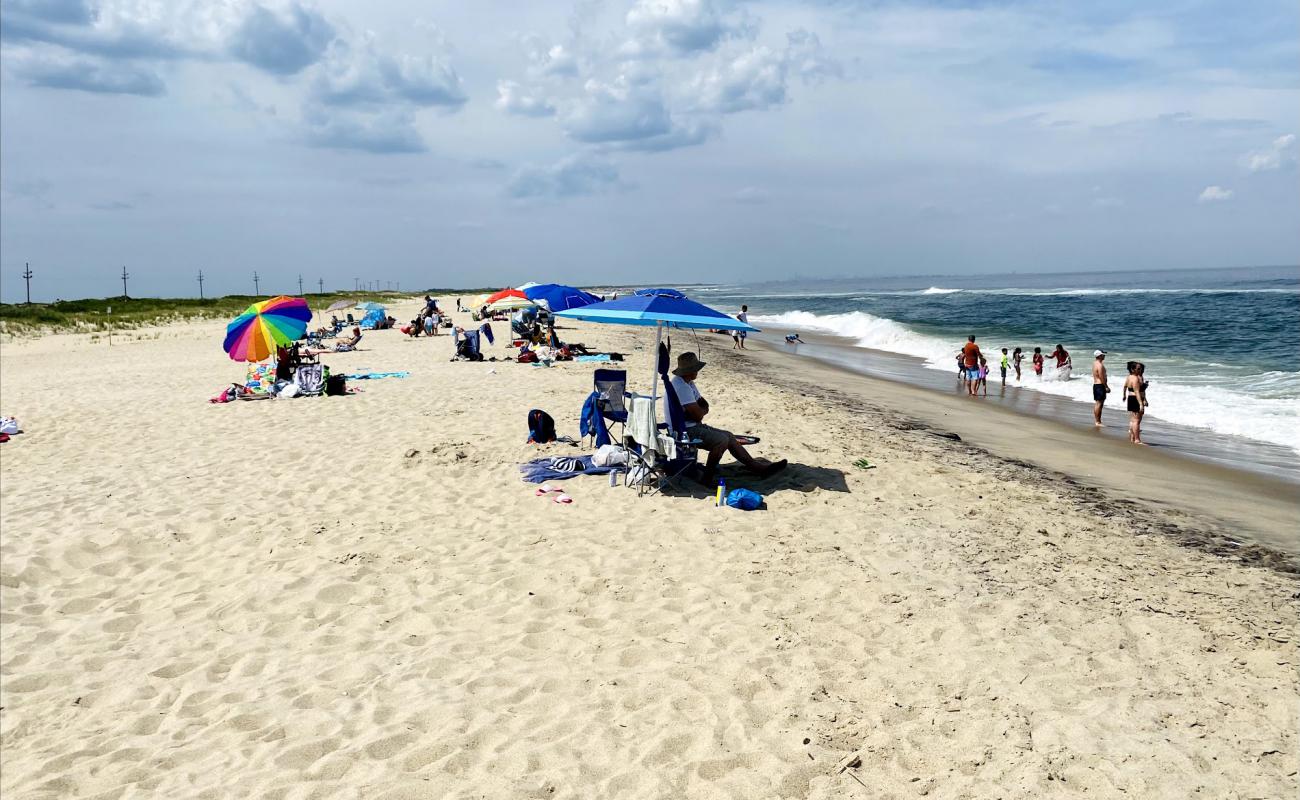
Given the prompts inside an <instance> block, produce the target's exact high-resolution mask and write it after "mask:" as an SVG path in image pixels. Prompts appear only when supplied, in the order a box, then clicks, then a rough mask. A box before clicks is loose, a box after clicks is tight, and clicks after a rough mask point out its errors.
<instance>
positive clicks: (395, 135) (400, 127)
mask: <svg viewBox="0 0 1300 800" xmlns="http://www.w3.org/2000/svg"><path fill="white" fill-rule="evenodd" d="M303 128H304V131H303V138H304V140H305V141H306V142H307V144H310V145H312V146H313V147H327V148H331V149H335V150H360V151H362V152H366V153H375V154H397V153H420V152H424V151H425V150H427V149H428V148H427V146H426V145H425V143H424V139H423V137H421V136H420V132H419V131H418V130H416V127H415V117H414V115H413V114H412V113H411V112H410V111H407V110H388V111H381V112H379V113H373V114H371V113H364V112H359V111H356V110H354V109H347V108H326V107H323V106H309V107H308V108H307V109H306V111H305V112H304V114H303Z"/></svg>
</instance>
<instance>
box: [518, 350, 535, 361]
mask: <svg viewBox="0 0 1300 800" xmlns="http://www.w3.org/2000/svg"><path fill="white" fill-rule="evenodd" d="M519 363H520V364H536V363H537V354H536V353H534V352H533V351H532V350H525V351H524V352H522V353H520V354H519Z"/></svg>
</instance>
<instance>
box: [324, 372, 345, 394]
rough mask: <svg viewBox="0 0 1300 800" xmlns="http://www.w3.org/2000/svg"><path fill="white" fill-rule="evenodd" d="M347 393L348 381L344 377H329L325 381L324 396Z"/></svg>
mask: <svg viewBox="0 0 1300 800" xmlns="http://www.w3.org/2000/svg"><path fill="white" fill-rule="evenodd" d="M347 393H348V379H347V376H346V375H331V376H329V377H328V378H326V379H325V394H327V395H339V394H347Z"/></svg>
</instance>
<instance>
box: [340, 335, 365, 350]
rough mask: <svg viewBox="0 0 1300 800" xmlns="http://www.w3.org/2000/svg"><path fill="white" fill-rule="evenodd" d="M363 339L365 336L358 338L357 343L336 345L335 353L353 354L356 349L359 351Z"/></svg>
mask: <svg viewBox="0 0 1300 800" xmlns="http://www.w3.org/2000/svg"><path fill="white" fill-rule="evenodd" d="M363 338H365V334H361V335H359V336H357V340H356V341H355V342H353V343H352V344H348V343H346V342H339V343H338V344H336V345H334V352H336V353H350V352H352V351H353V350H356V349H357V345H359V344H361V340H362V339H363Z"/></svg>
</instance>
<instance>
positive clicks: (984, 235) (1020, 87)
mask: <svg viewBox="0 0 1300 800" xmlns="http://www.w3.org/2000/svg"><path fill="white" fill-rule="evenodd" d="M0 17H2V18H0V297H2V298H3V300H4V301H5V302H20V301H21V300H22V299H23V279H22V272H23V265H24V262H31V264H32V269H33V271H34V273H35V276H36V277H35V278H34V279H33V281H32V290H33V292H32V294H33V299H37V300H50V299H53V298H55V297H64V298H72V297H83V296H107V295H116V294H120V293H121V281H120V272H121V269H122V266H123V265H125V266H126V268H127V270H128V271H129V272H130V273H131V276H132V277H131V280H130V285H131V290H132V291H131V293H132V294H139V295H140V296H145V295H154V296H197V294H198V283H197V280H196V278H197V274H198V272H199V270H200V269H201V270H202V271H203V273H204V291H205V294H208V295H218V294H232V293H251V292H252V291H253V273H254V271H256V272H257V273H258V275H259V278H260V283H261V288H262V289H263V291H264V292H270V293H276V292H293V291H296V290H297V285H298V284H297V281H298V275H299V273H301V274H302V275H303V282H304V284H305V285H306V286H307V287H308V289H309V291H310V290H314V289H315V287H316V285H317V283H316V282H317V280H318V279H320V278H323V279H324V280H325V286H326V289H327V290H331V289H351V288H352V286H353V279H354V278H355V277H360V278H362V279H370V280H379V281H383V282H385V284H386V282H388V281H392V282H394V283H396V282H400V283H401V285H402V287H403V288H409V289H422V288H425V287H431V286H454V285H464V286H477V285H482V284H484V283H488V284H497V283H500V284H502V285H505V284H518V283H522V282H524V281H528V280H541V281H549V280H556V281H561V282H566V283H575V284H602V283H610V284H662V283H671V282H692V283H698V282H713V283H734V282H740V281H759V280H777V279H781V278H784V277H788V276H794V275H800V276H805V277H818V276H827V277H847V276H885V275H889V276H898V275H961V274H972V273H1010V272H1058V271H1059V272H1070V271H1113V270H1151V269H1179V268H1214V267H1235V266H1248V265H1292V264H1296V263H1298V262H1300V224H1298V223H1297V220H1300V180H1298V178H1300V175H1298V174H1297V157H1298V156H1300V143H1298V142H1297V133H1300V131H1297V127H1298V126H1300V119H1297V115H1296V113H1295V109H1296V108H1300V36H1297V31H1298V30H1300V5H1297V4H1296V3H1295V2H1294V0H1285V2H1283V1H1282V0H1277V1H1275V0H1260V2H1254V3H1250V4H1238V3H1228V2H1176V1H1174V0H1163V1H1161V2H1150V3H1141V4H1134V3H1127V2H1123V3H1121V2H1110V1H1109V0H1102V1H1101V2H1096V3H1066V2H1052V3H1030V2H1018V1H1016V0H1005V2H997V1H995V0H984V1H979V0H971V1H970V2H961V0H930V1H929V2H891V1H889V0H880V1H878V2H869V1H867V0H862V1H861V2H854V1H853V0H808V1H806V2H794V1H790V2H761V1H757V0H756V1H754V2H739V1H734V2H727V1H725V0H625V1H623V2H612V1H610V2H600V1H599V0H585V1H582V2H576V3H574V2H567V3H546V2H537V3H528V4H520V3H506V2H494V1H493V0H485V1H484V2H479V3H473V4H466V3H457V2H450V0H447V1H445V2H415V1H414V0H395V1H394V2H385V3H382V4H371V3H361V2H346V1H345V0H330V1H322V2H300V1H298V0H293V1H291V2H284V0H228V1H227V2H222V3H208V2H198V1H197V0H177V2H170V3H165V4H157V3H147V2H144V1H143V0H116V1H115V0H103V1H102V2H99V1H97V0H0Z"/></svg>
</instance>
